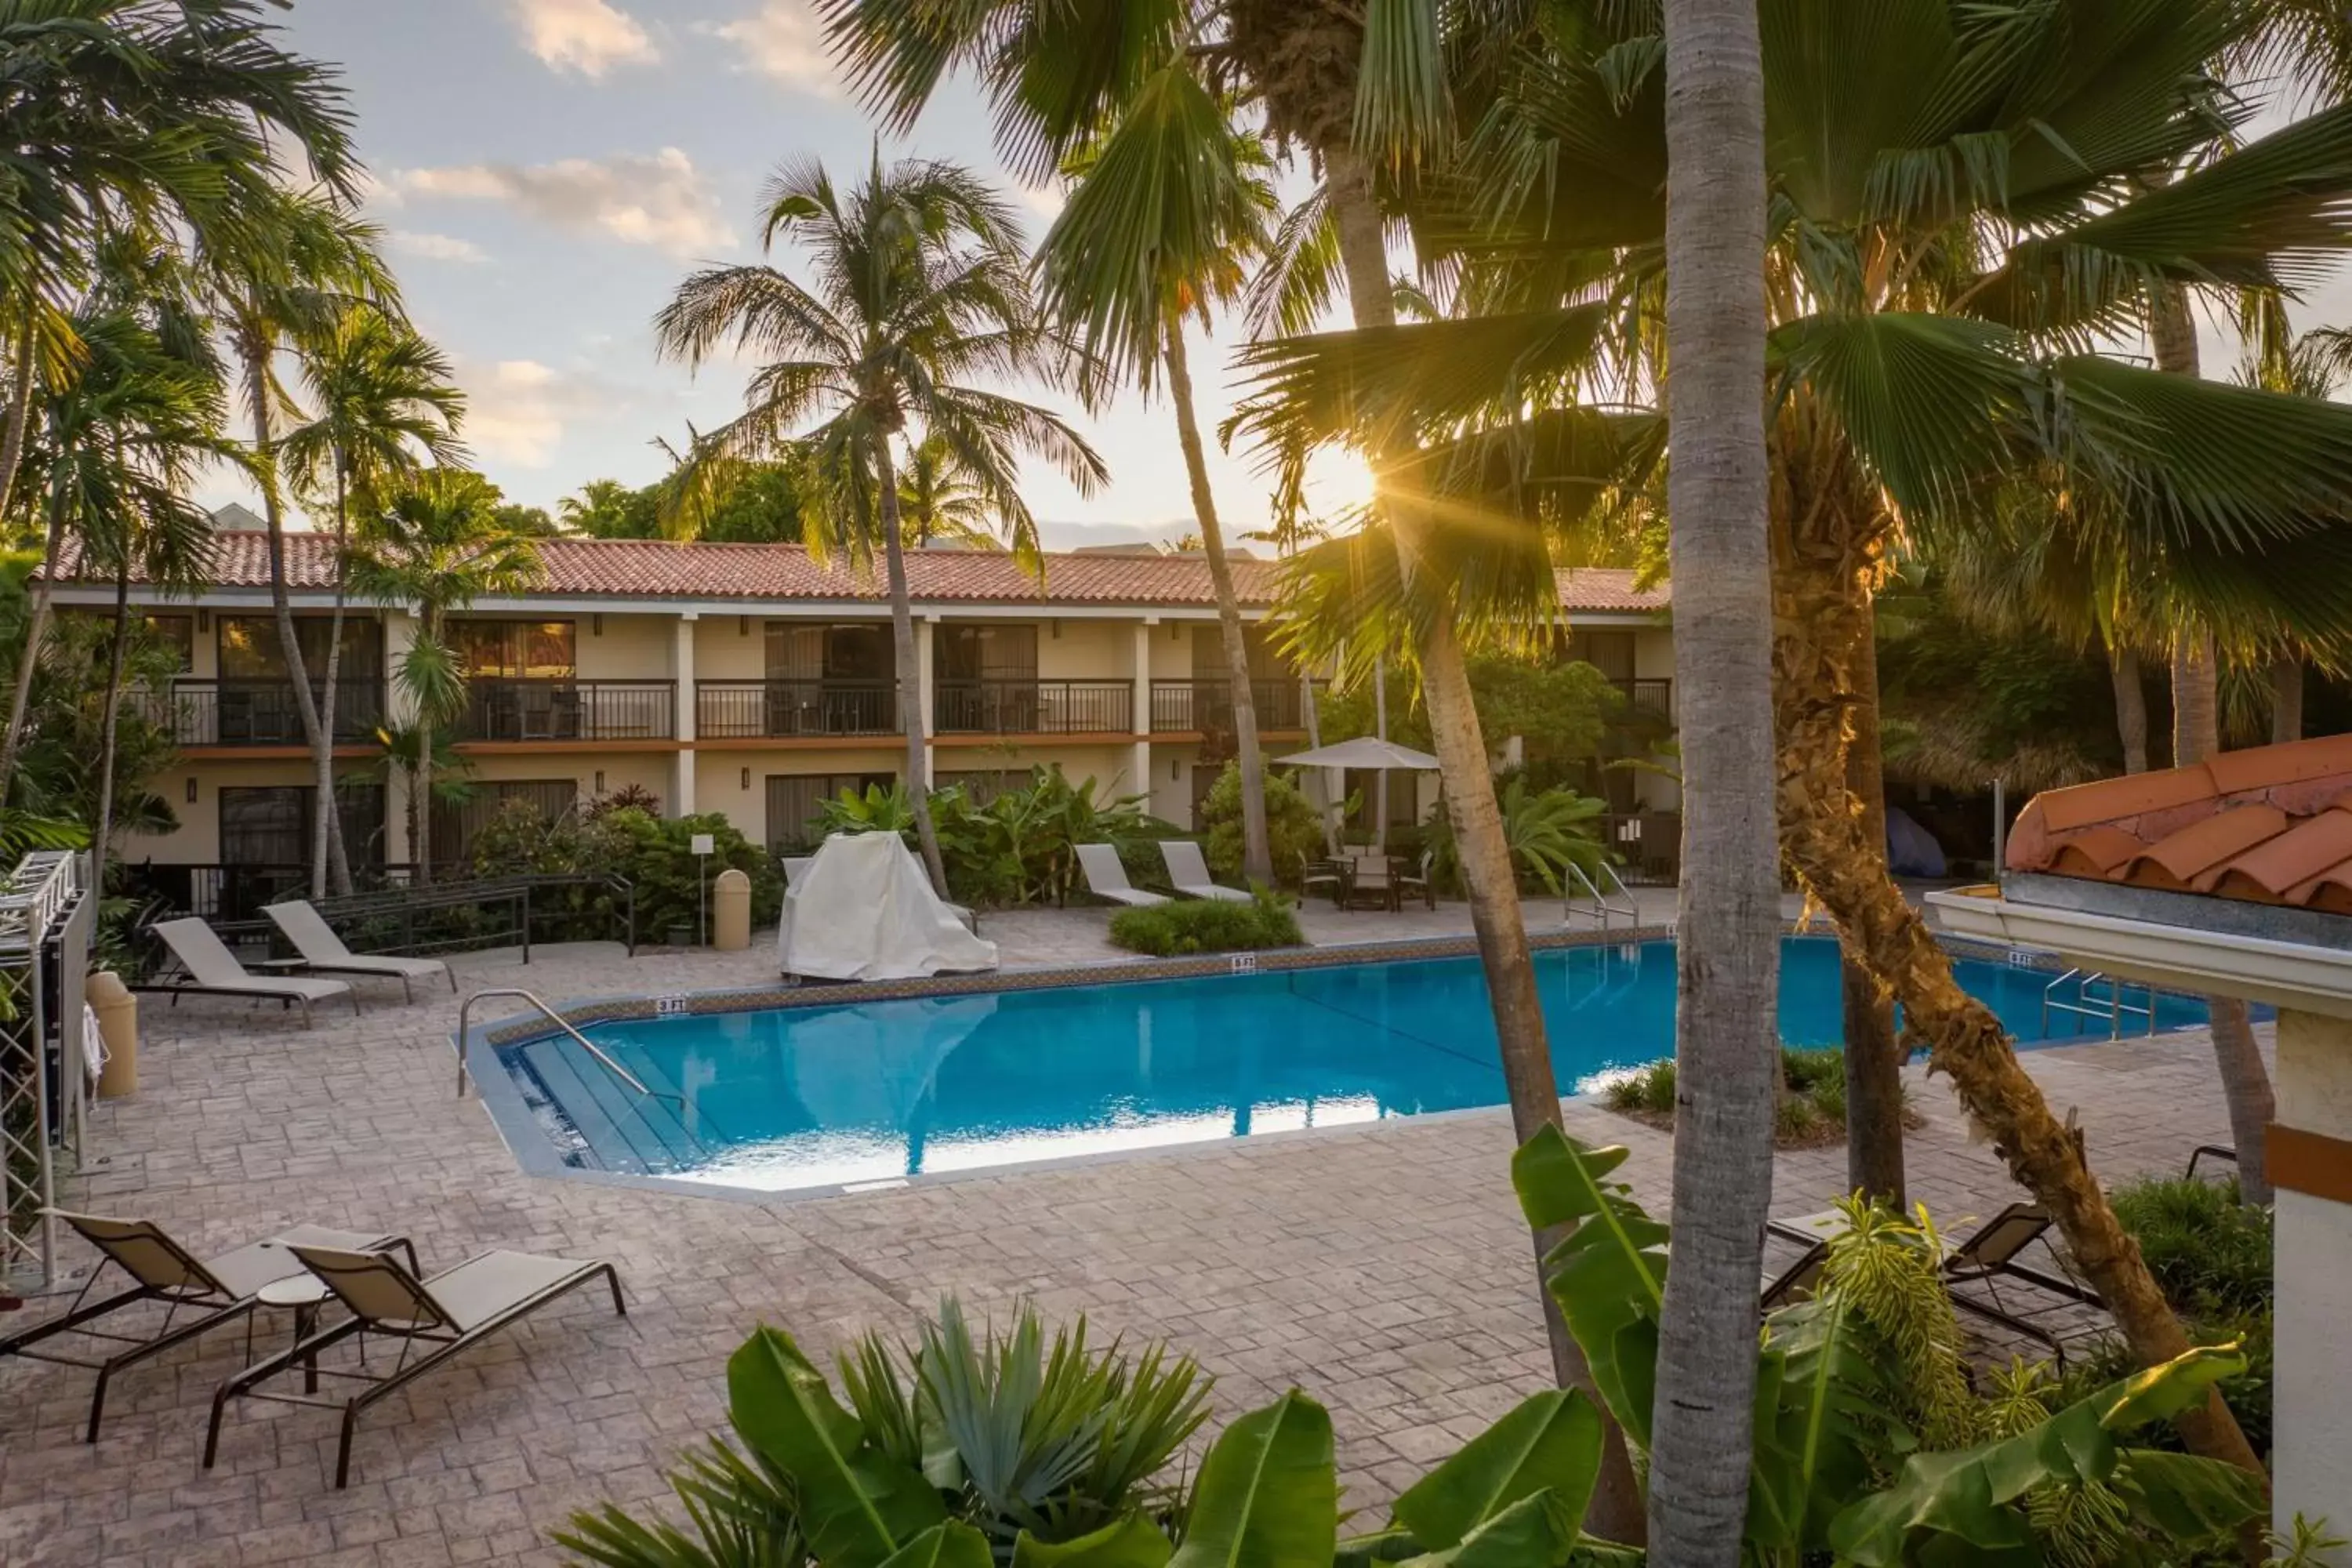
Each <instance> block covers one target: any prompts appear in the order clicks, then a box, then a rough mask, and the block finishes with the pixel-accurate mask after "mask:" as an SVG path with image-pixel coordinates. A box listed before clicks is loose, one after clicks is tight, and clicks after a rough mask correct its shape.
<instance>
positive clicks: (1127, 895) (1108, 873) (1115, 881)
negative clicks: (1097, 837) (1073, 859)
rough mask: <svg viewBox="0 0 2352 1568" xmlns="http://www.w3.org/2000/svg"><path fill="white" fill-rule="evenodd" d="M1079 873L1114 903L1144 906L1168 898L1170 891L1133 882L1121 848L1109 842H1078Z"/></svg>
mask: <svg viewBox="0 0 2352 1568" xmlns="http://www.w3.org/2000/svg"><path fill="white" fill-rule="evenodd" d="M1078 875H1079V876H1080V877H1082V878H1084V879H1085V880H1086V884H1087V892H1089V893H1092V894H1093V895H1094V896H1095V897H1096V898H1097V899H1108V900H1110V901H1111V902H1112V903H1114V904H1132V905H1134V906H1135V907H1136V908H1138V909H1141V908H1143V907H1145V906H1146V905H1150V904H1164V903H1166V902H1167V901H1168V898H1167V895H1166V894H1164V893H1147V892H1145V891H1144V890H1143V889H1141V888H1139V887H1137V886H1135V884H1133V883H1132V882H1129V880H1128V879H1127V868H1126V867H1125V866H1124V865H1122V864H1121V863H1120V862H1119V858H1118V849H1117V848H1115V847H1112V846H1111V845H1108V844H1081V845H1079V846H1078Z"/></svg>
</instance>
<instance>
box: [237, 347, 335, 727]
mask: <svg viewBox="0 0 2352 1568" xmlns="http://www.w3.org/2000/svg"><path fill="white" fill-rule="evenodd" d="M241 346H242V348H243V351H244V354H245V397H246V410H247V414H249V415H250V416H251V417H252V419H253V449H254V451H255V452H256V453H257V454H258V455H259V457H260V458H261V460H262V461H263V462H264V463H265V464H267V465H268V469H269V471H268V473H266V474H264V475H263V476H262V481H261V510H262V514H263V518H264V520H265V521H267V522H268V526H269V608H270V611H271V614H272V615H273V616H275V617H276V618H277V622H278V648H279V651H280V654H281V656H282V657H283V658H285V660H286V679H287V681H288V683H289V684H290V685H291V686H292V687H293V689H294V711H295V713H296V714H297V715H299V717H300V719H301V721H302V738H303V740H304V741H305V742H307V743H308V744H309V746H310V754H311V755H313V756H316V755H318V752H319V747H320V737H321V736H322V735H323V734H324V733H325V731H322V730H320V728H319V708H318V704H317V703H316V702H314V701H312V700H311V696H310V671H309V670H308V669H307V668H304V666H303V663H302V642H301V639H300V638H299V637H297V636H296V635H295V632H294V605H293V601H292V599H291V598H290V597H289V594H288V590H287V584H286V511H285V508H284V506H283V505H282V504H281V503H280V501H279V500H278V469H277V464H278V453H277V444H276V439H275V437H273V436H272V435H271V433H270V419H269V344H268V342H266V341H264V340H262V339H259V338H257V337H256V336H254V335H252V334H247V337H246V340H245V342H244V343H243V344H242V345H241Z"/></svg>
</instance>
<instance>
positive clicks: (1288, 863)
mask: <svg viewBox="0 0 2352 1568" xmlns="http://www.w3.org/2000/svg"><path fill="white" fill-rule="evenodd" d="M1201 826H1202V828H1203V829H1204V830H1205V834H1206V837H1205V838H1204V841H1203V842H1202V847H1201V852H1202V855H1204V856H1206V857H1207V858H1208V862H1209V869H1211V870H1212V871H1214V872H1215V873H1217V875H1219V876H1220V877H1223V878H1224V879H1226V880H1228V881H1232V880H1234V879H1238V878H1239V877H1240V876H1241V874H1242V765H1241V763H1237V762H1235V763H1226V764H1225V771H1224V772H1223V773H1219V774H1218V775H1217V782H1216V783H1215V784H1213V785H1211V786H1210V788H1209V795H1208V798H1207V799H1205V800H1203V801H1202V803H1201ZM1265 837H1266V844H1267V847H1269V848H1270V849H1272V851H1273V852H1274V876H1275V880H1276V881H1277V882H1280V883H1283V884H1285V885H1290V884H1294V883H1296V882H1297V880H1298V865H1299V861H1300V860H1301V859H1302V858H1304V859H1319V858H1321V857H1322V854H1323V824H1322V823H1321V822H1320V821H1319V820H1318V819H1317V817H1316V814H1315V806H1314V804H1313V803H1312V802H1310V801H1309V800H1308V799H1307V797H1306V796H1305V795H1302V794H1300V793H1299V789H1298V785H1297V784H1296V783H1295V782H1293V781H1292V780H1291V779H1290V778H1288V777H1287V776H1286V775H1283V774H1280V773H1273V772H1269V773H1267V774H1266V775H1265ZM1239 907H1240V906H1238V905H1236V906H1235V908H1239Z"/></svg>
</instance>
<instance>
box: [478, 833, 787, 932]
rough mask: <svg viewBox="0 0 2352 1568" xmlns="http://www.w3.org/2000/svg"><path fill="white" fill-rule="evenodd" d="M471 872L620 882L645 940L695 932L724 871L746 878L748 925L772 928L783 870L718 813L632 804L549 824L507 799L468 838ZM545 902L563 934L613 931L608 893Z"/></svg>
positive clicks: (578, 892) (569, 892) (560, 894)
mask: <svg viewBox="0 0 2352 1568" xmlns="http://www.w3.org/2000/svg"><path fill="white" fill-rule="evenodd" d="M705 833H707V834H709V835H710V837H711V849H712V852H711V853H710V854H709V855H708V856H701V855H697V854H695V853H694V839H695V836H696V835H698V834H705ZM469 869H470V870H471V871H472V873H473V874H474V875H475V876H477V877H480V878H485V879H489V878H499V877H525V876H541V877H544V876H572V875H580V874H583V873H596V874H604V875H612V876H617V877H620V878H622V879H625V880H626V881H627V882H628V883H629V885H630V889H631V890H632V893H633V896H634V900H635V910H636V920H637V930H638V931H639V932H640V933H641V934H644V935H646V936H658V935H660V934H662V933H665V932H667V931H674V930H676V929H677V928H679V927H681V926H683V927H685V928H686V929H688V930H694V929H696V926H697V923H698V921H701V920H702V919H704V918H706V917H707V915H708V913H709V900H708V898H707V893H708V889H709V884H710V882H711V880H713V879H716V878H717V877H718V876H719V873H720V872H722V871H726V870H730V869H731V870H737V871H740V872H742V873H743V874H744V876H746V877H748V878H750V879H751V920H752V922H753V923H754V924H755V925H760V924H772V923H773V922H774V921H775V920H776V917H777V916H778V914H779V913H781V912H782V909H783V903H784V879H783V873H782V871H781V870H779V869H778V868H777V867H776V858H775V857H774V856H772V855H771V854H769V853H768V852H767V851H766V850H765V849H764V848H762V847H760V846H759V845H756V844H754V843H752V842H751V840H750V839H748V838H746V837H743V833H742V830H741V829H740V828H738V827H736V826H734V825H733V824H732V823H730V822H729V821H728V820H727V818H726V817H724V816H720V815H719V814H718V813H716V812H710V813H705V814H703V815H702V816H670V817H665V816H656V814H654V813H653V812H651V811H647V810H646V809H644V808H642V807H639V806H635V805H614V806H610V807H608V808H606V809H604V810H590V811H567V812H564V813H562V815H561V816H555V817H553V818H550V817H548V816H545V815H544V814H543V813H541V810H540V809H539V807H538V806H537V805H534V804H533V803H531V802H530V801H527V800H515V801H509V802H507V803H506V804H505V805H502V806H501V807H500V808H499V811H498V812H497V814H496V815H494V816H492V817H491V818H490V820H489V821H488V822H487V823H485V824H483V826H481V828H480V829H479V830H478V832H477V833H476V834H475V837H474V842H473V846H472V859H471V861H470V864H469ZM543 901H544V902H545V903H547V904H549V905H561V906H562V912H561V913H558V914H555V915H553V916H552V918H553V919H555V920H556V921H559V922H562V929H563V930H564V931H565V932H566V933H567V934H576V935H579V936H583V937H589V936H598V937H601V936H604V935H605V934H606V933H607V932H609V931H611V930H612V923H613V915H614V907H613V898H612V894H611V892H610V891H609V890H606V889H601V888H590V887H581V888H571V889H562V888H559V889H550V890H549V892H548V893H547V894H546V896H545V899H544V900H543ZM533 912H534V915H535V916H536V915H541V914H546V913H548V912H549V911H548V910H534V911H533Z"/></svg>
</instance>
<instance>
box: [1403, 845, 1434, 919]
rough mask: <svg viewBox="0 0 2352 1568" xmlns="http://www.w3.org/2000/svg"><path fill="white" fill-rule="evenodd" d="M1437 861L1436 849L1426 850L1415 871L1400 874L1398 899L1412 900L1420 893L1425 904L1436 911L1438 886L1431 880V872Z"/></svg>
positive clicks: (1422, 853)
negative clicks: (1413, 896)
mask: <svg viewBox="0 0 2352 1568" xmlns="http://www.w3.org/2000/svg"><path fill="white" fill-rule="evenodd" d="M1436 860H1437V851H1435V850H1434V849H1424V850H1423V851H1422V852H1421V860H1420V862H1419V864H1418V866H1417V867H1416V868H1414V869H1412V870H1409V871H1400V872H1398V873H1397V879H1396V883H1397V897H1398V898H1399V899H1400V900H1402V899H1407V898H1411V897H1412V895H1414V894H1415V893H1418V894H1420V895H1421V899H1422V901H1423V903H1425V904H1427V905H1428V906H1429V907H1430V908H1431V909H1435V908H1436V907H1437V884H1436V883H1435V882H1433V881H1432V880H1431V879H1430V875H1429V870H1430V867H1431V866H1433V864H1435V863H1436Z"/></svg>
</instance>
